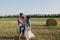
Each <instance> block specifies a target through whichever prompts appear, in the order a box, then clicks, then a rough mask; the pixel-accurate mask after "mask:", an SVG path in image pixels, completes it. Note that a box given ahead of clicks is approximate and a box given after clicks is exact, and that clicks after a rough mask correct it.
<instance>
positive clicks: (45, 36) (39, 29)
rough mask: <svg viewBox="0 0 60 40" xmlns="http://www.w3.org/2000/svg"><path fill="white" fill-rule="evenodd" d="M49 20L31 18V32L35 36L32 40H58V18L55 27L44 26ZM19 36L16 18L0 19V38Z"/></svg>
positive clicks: (59, 23)
mask: <svg viewBox="0 0 60 40" xmlns="http://www.w3.org/2000/svg"><path fill="white" fill-rule="evenodd" d="M47 19H49V18H31V19H30V20H31V30H32V32H33V33H34V35H35V38H32V40H60V18H53V19H55V20H57V26H46V20H47ZM18 34H19V26H18V22H17V18H0V37H15V35H18Z"/></svg>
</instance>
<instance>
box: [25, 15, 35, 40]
mask: <svg viewBox="0 0 60 40" xmlns="http://www.w3.org/2000/svg"><path fill="white" fill-rule="evenodd" d="M29 19H30V17H29V15H27V16H26V20H25V21H26V25H25V37H26V40H29V39H30V38H32V37H35V36H34V34H33V33H32V32H31V24H30V20H29Z"/></svg>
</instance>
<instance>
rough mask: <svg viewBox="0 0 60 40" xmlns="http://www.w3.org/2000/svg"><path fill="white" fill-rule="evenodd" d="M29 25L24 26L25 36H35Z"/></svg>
mask: <svg viewBox="0 0 60 40" xmlns="http://www.w3.org/2000/svg"><path fill="white" fill-rule="evenodd" d="M29 29H30V27H27V26H25V37H26V38H32V37H35V36H34V34H33V33H32V32H31V30H29Z"/></svg>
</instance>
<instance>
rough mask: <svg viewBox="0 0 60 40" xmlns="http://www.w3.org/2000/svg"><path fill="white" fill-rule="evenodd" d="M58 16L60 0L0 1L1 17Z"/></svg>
mask: <svg viewBox="0 0 60 40" xmlns="http://www.w3.org/2000/svg"><path fill="white" fill-rule="evenodd" d="M20 12H23V13H25V14H58V13H60V0H0V15H9V14H10V15H15V14H19V13H20Z"/></svg>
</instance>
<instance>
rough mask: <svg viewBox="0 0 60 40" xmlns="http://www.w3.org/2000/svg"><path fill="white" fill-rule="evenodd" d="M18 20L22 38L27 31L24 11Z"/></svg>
mask: <svg viewBox="0 0 60 40" xmlns="http://www.w3.org/2000/svg"><path fill="white" fill-rule="evenodd" d="M17 20H18V25H19V28H20V34H19V40H20V37H21V36H22V35H24V32H25V18H24V15H23V13H20V17H19V18H18V19H17Z"/></svg>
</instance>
